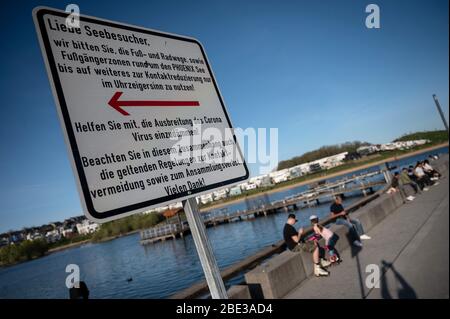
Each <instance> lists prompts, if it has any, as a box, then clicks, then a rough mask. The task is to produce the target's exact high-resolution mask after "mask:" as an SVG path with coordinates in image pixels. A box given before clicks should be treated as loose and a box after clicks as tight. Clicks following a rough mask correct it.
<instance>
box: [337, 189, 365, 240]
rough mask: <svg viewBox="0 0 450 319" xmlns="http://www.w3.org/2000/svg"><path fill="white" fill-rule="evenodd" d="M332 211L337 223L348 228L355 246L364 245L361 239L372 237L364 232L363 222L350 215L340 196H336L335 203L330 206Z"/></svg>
mask: <svg viewBox="0 0 450 319" xmlns="http://www.w3.org/2000/svg"><path fill="white" fill-rule="evenodd" d="M330 211H331V217H334V218H336V225H344V226H346V227H347V228H348V231H349V233H350V237H351V240H352V243H353V245H354V246H357V247H362V243H361V240H360V239H370V237H369V236H367V235H366V234H365V233H364V229H363V226H362V224H361V222H360V221H359V220H357V219H352V218H350V217H349V216H348V214H347V212H346V211H345V209H344V206H342V198H341V197H340V196H336V197H335V199H334V203H333V204H332V205H331V207H330Z"/></svg>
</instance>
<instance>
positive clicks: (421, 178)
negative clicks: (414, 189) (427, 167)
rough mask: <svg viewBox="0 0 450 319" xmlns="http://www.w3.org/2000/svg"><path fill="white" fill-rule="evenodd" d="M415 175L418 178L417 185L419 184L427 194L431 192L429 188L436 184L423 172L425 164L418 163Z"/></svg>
mask: <svg viewBox="0 0 450 319" xmlns="http://www.w3.org/2000/svg"><path fill="white" fill-rule="evenodd" d="M414 175H415V176H416V178H417V184H419V186H420V188H421V189H422V190H424V191H425V192H426V191H428V190H429V188H428V187H429V186H432V185H433V184H434V182H433V181H432V180H431V179H430V177H428V175H427V174H425V171H424V170H423V164H422V163H421V162H417V164H416V167H415V168H414Z"/></svg>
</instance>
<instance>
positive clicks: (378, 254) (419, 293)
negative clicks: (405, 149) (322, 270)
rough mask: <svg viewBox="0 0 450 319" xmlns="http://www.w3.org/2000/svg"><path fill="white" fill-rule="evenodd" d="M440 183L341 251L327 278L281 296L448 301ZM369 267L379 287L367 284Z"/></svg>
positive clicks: (444, 186) (444, 195) (445, 189)
mask: <svg viewBox="0 0 450 319" xmlns="http://www.w3.org/2000/svg"><path fill="white" fill-rule="evenodd" d="M445 175H447V174H445ZM439 182H440V184H439V185H437V186H433V187H431V188H430V190H429V191H428V192H424V193H422V194H421V195H418V197H417V198H416V200H414V201H413V202H408V203H406V204H404V205H402V206H401V207H400V208H398V209H397V210H396V211H394V212H393V213H392V214H390V215H389V216H387V217H386V218H385V219H384V220H383V221H382V222H381V223H379V224H378V225H377V226H375V227H374V228H372V229H371V230H370V232H369V233H368V235H370V236H371V237H372V239H371V240H368V241H364V248H362V249H354V248H351V249H347V250H345V251H343V252H341V256H342V258H343V262H342V263H341V264H340V265H339V266H335V267H332V268H330V272H331V274H330V276H329V277H324V278H315V277H310V278H308V279H307V280H305V281H304V282H302V284H301V285H300V286H299V287H297V288H295V289H294V290H293V291H291V292H290V293H289V294H288V295H287V296H286V297H285V298H306V299H311V298H368V299H372V298H376V299H379V298H383V299H397V298H449V185H448V177H447V176H444V177H443V178H442V179H441V180H440V181H439ZM341 240H342V239H341ZM370 264H376V265H378V266H379V270H380V276H379V280H376V281H375V282H376V284H378V286H379V287H378V288H377V287H373V288H369V287H368V286H367V285H366V278H367V276H368V275H369V273H366V266H367V265H370Z"/></svg>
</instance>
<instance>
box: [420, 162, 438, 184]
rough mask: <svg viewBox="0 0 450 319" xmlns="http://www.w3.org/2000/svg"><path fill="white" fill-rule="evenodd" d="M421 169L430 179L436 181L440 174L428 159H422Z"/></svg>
mask: <svg viewBox="0 0 450 319" xmlns="http://www.w3.org/2000/svg"><path fill="white" fill-rule="evenodd" d="M423 170H424V171H425V174H427V175H428V177H430V179H431V180H432V181H437V180H438V179H439V178H441V176H442V175H441V174H440V173H439V172H438V171H437V170H435V169H434V168H433V167H432V166H431V165H430V162H429V161H428V160H424V161H423Z"/></svg>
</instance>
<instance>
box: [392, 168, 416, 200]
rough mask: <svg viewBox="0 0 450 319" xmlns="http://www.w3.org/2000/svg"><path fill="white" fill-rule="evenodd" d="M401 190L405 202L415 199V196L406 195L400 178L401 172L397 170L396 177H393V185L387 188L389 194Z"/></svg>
mask: <svg viewBox="0 0 450 319" xmlns="http://www.w3.org/2000/svg"><path fill="white" fill-rule="evenodd" d="M396 192H400V195H401V196H402V199H403V202H405V198H406V200H409V201H413V200H414V199H415V197H414V196H406V192H405V190H404V189H403V185H402V184H401V180H400V174H399V173H398V172H395V174H394V177H393V178H392V182H391V186H390V187H389V189H388V190H387V192H386V193H387V194H391V193H396Z"/></svg>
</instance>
